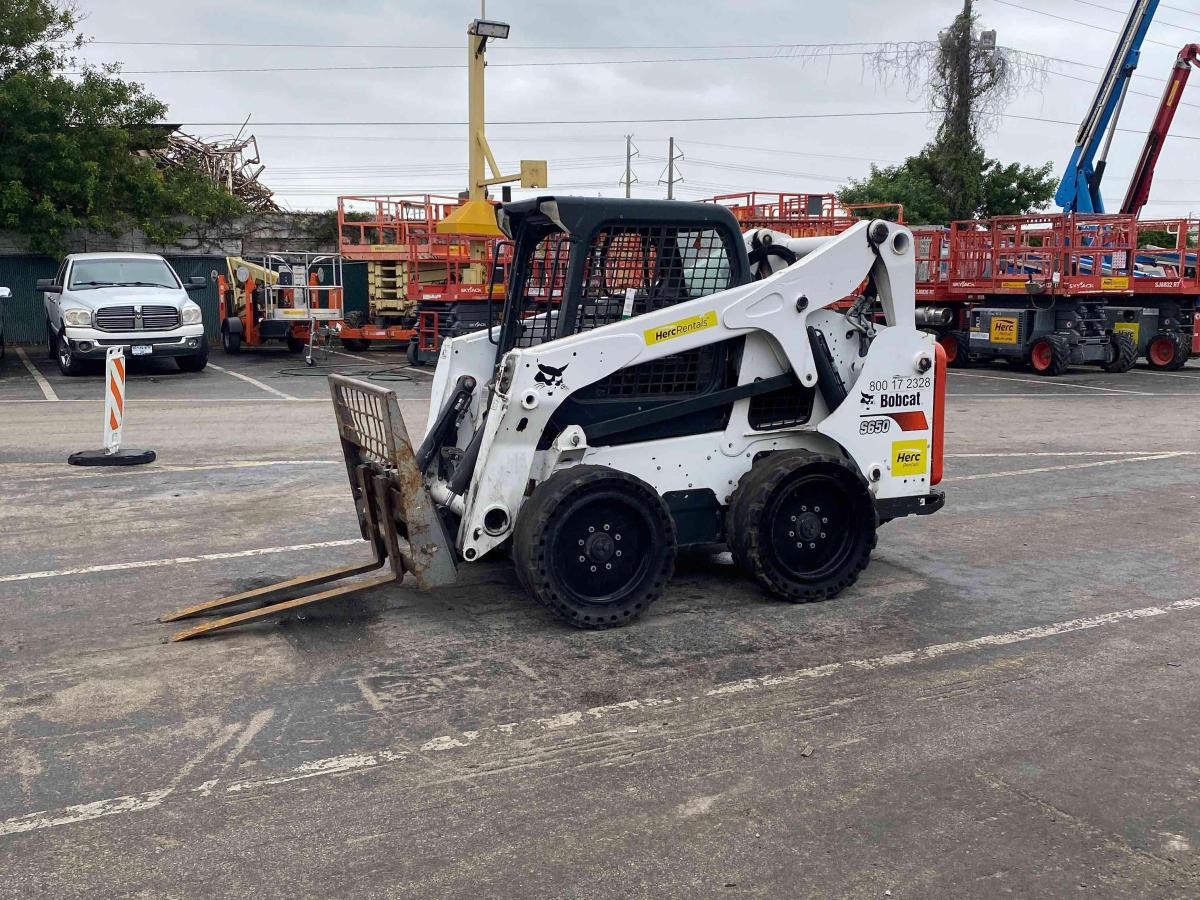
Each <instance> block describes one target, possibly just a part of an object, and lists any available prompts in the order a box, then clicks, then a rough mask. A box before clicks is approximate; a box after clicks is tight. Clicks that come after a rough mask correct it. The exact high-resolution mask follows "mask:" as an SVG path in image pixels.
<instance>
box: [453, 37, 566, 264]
mask: <svg viewBox="0 0 1200 900" xmlns="http://www.w3.org/2000/svg"><path fill="white" fill-rule="evenodd" d="M508 32H509V26H508V25H507V24H506V23H504V22H494V21H491V20H489V19H476V20H475V21H474V22H472V23H471V24H470V25H469V26H467V133H468V137H467V140H468V144H469V147H468V150H469V153H468V164H467V201H466V202H465V203H463V204H462V205H461V206H459V207H458V208H457V209H456V210H455V211H454V212H453V213H451V214H450V215H448V216H447V217H446V218H445V219H443V220H442V221H441V222H439V223H438V226H437V230H438V234H460V235H465V236H468V237H492V238H495V237H502V234H501V232H500V228H499V227H498V226H497V225H496V210H495V208H494V207H493V206H492V204H491V203H489V202H488V199H487V189H488V187H489V186H490V185H493V184H509V183H511V182H514V181H516V182H520V184H521V187H525V188H542V187H545V186H546V180H547V175H546V161H545V160H544V159H539V160H530V159H523V160H521V171H520V172H519V173H518V174H516V175H502V174H500V167H499V166H498V165H497V164H496V158H495V156H493V155H492V148H491V147H490V146H489V145H488V141H487V136H486V134H485V132H484V121H485V119H484V104H483V100H484V69H485V67H486V66H487V42H488V40H489V39H494V40H505V39H507V38H508ZM489 171H490V172H491V177H490V178H488V177H487V174H488V172H489ZM477 245H478V246H477ZM477 250H478V254H477ZM483 252H484V247H483V243H482V242H481V241H472V242H471V258H472V259H473V260H474V259H479V260H480V261H482V255H483ZM472 268H474V267H472ZM473 274H475V275H481V273H473ZM469 277H470V276H469Z"/></svg>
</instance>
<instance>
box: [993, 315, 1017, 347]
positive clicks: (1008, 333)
mask: <svg viewBox="0 0 1200 900" xmlns="http://www.w3.org/2000/svg"><path fill="white" fill-rule="evenodd" d="M989 337H990V338H991V339H992V343H993V344H1015V343H1016V342H1017V320H1016V319H1012V318H1009V317H1008V316H996V317H995V318H993V319H992V328H991V333H990V334H989Z"/></svg>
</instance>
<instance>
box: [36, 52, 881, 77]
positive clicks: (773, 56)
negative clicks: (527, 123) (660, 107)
mask: <svg viewBox="0 0 1200 900" xmlns="http://www.w3.org/2000/svg"><path fill="white" fill-rule="evenodd" d="M874 53H875V51H874V50H852V51H835V52H833V53H820V54H815V55H814V56H813V57H811V58H812V59H826V58H828V57H834V56H871V55H873V54H874ZM801 58H804V57H800V56H797V55H792V56H781V55H779V54H777V53H763V54H755V55H749V56H746V55H743V56H685V57H680V58H677V59H585V60H553V61H550V62H516V63H488V68H499V69H516V68H539V67H545V66H555V67H560V68H561V67H563V66H632V65H648V64H657V63H693V62H728V61H732V60H753V59H758V60H762V59H767V60H775V61H778V62H788V61H792V60H796V59H801ZM465 68H467V67H466V65H464V64H462V63H422V64H403V65H386V66H258V67H248V68H216V69H128V70H122V71H121V72H120V74H122V75H244V74H256V75H257V74H260V73H263V72H277V73H292V74H295V73H298V72H396V71H414V70H416V71H425V70H429V71H433V70H440V69H465ZM58 74H60V75H83V74H85V70H82V69H62V70H60V71H59V73H58Z"/></svg>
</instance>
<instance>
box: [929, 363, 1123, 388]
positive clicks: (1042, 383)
mask: <svg viewBox="0 0 1200 900" xmlns="http://www.w3.org/2000/svg"><path fill="white" fill-rule="evenodd" d="M948 374H950V375H957V376H959V377H960V378H990V379H992V380H993V381H1020V382H1022V383H1024V384H1036V385H1038V386H1039V387H1070V388H1080V389H1081V390H1085V391H1108V392H1109V393H1112V394H1142V393H1144V392H1143V391H1127V390H1124V389H1123V388H1110V387H1098V386H1096V385H1094V384H1072V383H1071V382H1069V381H1057V380H1055V379H1052V378H1014V377H1012V376H1009V375H982V374H980V373H979V372H958V371H955V370H954V369H951V370H949V372H948Z"/></svg>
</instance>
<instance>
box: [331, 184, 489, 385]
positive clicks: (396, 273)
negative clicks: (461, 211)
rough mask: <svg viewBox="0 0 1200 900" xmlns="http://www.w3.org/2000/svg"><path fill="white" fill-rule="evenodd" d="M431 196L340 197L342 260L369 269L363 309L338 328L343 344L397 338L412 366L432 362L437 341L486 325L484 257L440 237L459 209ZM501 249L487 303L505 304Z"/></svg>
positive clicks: (362, 345)
mask: <svg viewBox="0 0 1200 900" xmlns="http://www.w3.org/2000/svg"><path fill="white" fill-rule="evenodd" d="M459 202H460V201H459V199H458V198H456V197H440V196H435V195H430V194H423V195H393V196H378V197H339V198H338V235H339V240H340V250H341V254H342V256H344V257H345V258H346V259H349V260H361V261H365V262H367V263H368V264H369V266H370V268H369V270H368V285H369V312H368V316H367V318H366V321H363V320H360V319H358V318H357V317H355V316H353V314H352V315H351V316H350V317H348V318H347V321H346V322H345V323H344V324H343V326H342V331H341V335H342V342H343V344H345V345H346V346H347V347H348V348H350V349H366V347H367V346H368V345H369V343H370V342H372V341H399V342H402V343H404V344H406V345H408V347H409V359H410V361H411V362H414V363H416V362H424V361H428V360H429V359H431V358H433V357H436V354H437V352H438V349H439V347H440V344H441V340H442V338H443V337H445V336H447V335H453V334H459V333H465V332H467V331H474V330H477V329H478V328H482V327H485V326H486V308H487V303H488V298H487V291H488V285H487V281H488V275H489V263H490V260H477V259H476V260H473V259H472V258H471V251H470V244H469V242H468V241H467V240H466V239H464V238H461V237H455V236H447V235H439V234H438V233H437V224H438V222H440V221H442V220H443V219H445V218H446V217H447V216H448V215H450V213H451V212H452V211H453V210H454V209H455V208H456V207H457V206H458V205H459ZM497 246H502V249H501V251H500V253H499V259H498V261H497V263H498V265H499V266H500V267H502V268H501V271H500V272H498V273H496V279H495V284H494V286H493V289H492V299H493V300H494V301H503V299H504V283H505V280H504V275H503V267H505V266H506V265H507V245H506V244H504V245H501V243H500V242H498V241H496V242H491V245H490V246H489V247H488V251H489V256H490V255H493V254H494V251H495V249H496V247H497Z"/></svg>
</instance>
